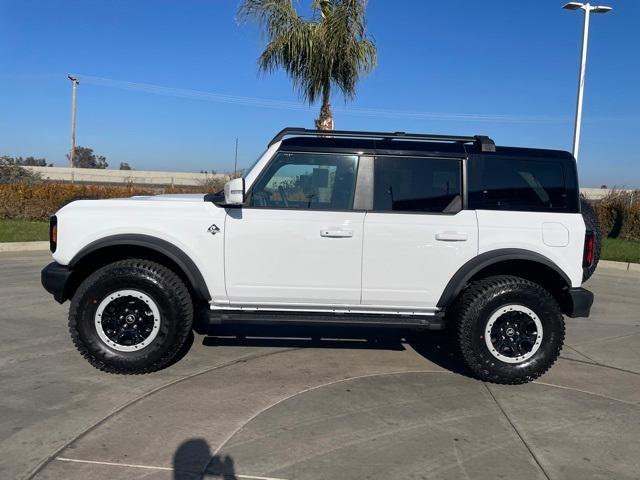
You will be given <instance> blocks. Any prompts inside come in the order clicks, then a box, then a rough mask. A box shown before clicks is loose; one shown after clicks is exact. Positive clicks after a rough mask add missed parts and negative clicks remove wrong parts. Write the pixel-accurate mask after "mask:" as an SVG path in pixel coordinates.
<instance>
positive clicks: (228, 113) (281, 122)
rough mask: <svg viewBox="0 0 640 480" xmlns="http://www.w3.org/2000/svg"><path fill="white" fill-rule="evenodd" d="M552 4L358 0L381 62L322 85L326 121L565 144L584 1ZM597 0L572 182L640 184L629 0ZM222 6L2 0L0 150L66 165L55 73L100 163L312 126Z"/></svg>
mask: <svg viewBox="0 0 640 480" xmlns="http://www.w3.org/2000/svg"><path fill="white" fill-rule="evenodd" d="M299 4H300V6H301V8H305V9H306V8H307V6H308V4H309V1H307V0H304V1H303V0H301V1H300V2H299ZM562 4H563V1H562V0H560V1H555V0H537V1H535V2H507V1H483V2H479V1H455V2H450V1H442V0H440V1H431V0H413V1H409V0H406V1H400V0H399V1H391V0H371V1H370V2H369V6H368V31H369V33H370V34H371V35H372V36H373V37H374V39H375V41H376V43H377V46H378V51H379V63H378V67H377V69H376V70H375V71H374V72H373V73H372V74H371V75H369V76H368V77H366V78H364V79H363V80H362V82H361V84H360V88H359V93H358V97H357V99H356V100H355V101H354V102H351V103H348V104H345V103H344V100H343V99H342V98H341V97H340V96H339V95H335V98H334V99H333V107H334V109H335V120H336V126H337V128H341V129H372V130H405V131H413V132H430V133H455V134H465V135H466V134H487V135H490V136H491V137H493V138H494V139H495V140H496V142H497V143H498V144H502V145H515V146H532V147H543V148H559V149H565V150H569V149H570V148H571V141H572V131H573V115H574V109H575V92H576V83H577V73H578V72H577V68H578V55H579V41H580V38H581V30H582V23H581V22H582V15H581V14H579V13H578V12H569V11H565V10H562V9H561V6H562ZM608 4H609V5H612V6H613V7H614V10H613V12H611V13H609V14H606V15H595V16H593V17H592V23H591V41H590V49H589V61H588V68H587V82H586V100H585V108H584V125H583V141H582V144H581V157H580V162H579V171H580V176H581V183H582V185H584V186H600V185H601V184H607V185H609V186H612V185H627V186H635V187H640V154H639V153H638V152H639V151H640V88H639V87H640V54H638V47H640V37H639V36H640V2H639V1H636V0H611V1H610V2H609V3H608ZM237 7H238V1H237V0H232V1H226V0H183V1H179V2H178V1H170V0H135V1H131V0H126V1H125V0H109V1H107V0H104V1H98V0H77V1H76V0H65V1H62V0H60V1H55V2H53V1H50V0H48V1H46V0H41V1H32V0H0V26H1V28H0V155H2V154H5V155H22V156H27V155H34V156H39V157H46V158H47V159H48V160H49V161H50V162H53V163H54V164H56V165H64V163H65V158H64V155H65V153H66V152H67V151H68V148H69V129H70V127H69V123H70V82H69V80H67V79H66V74H67V73H69V72H72V73H75V74H78V75H79V78H80V81H81V84H80V86H79V96H78V144H79V145H82V146H88V147H92V148H94V149H95V150H96V152H97V153H99V154H102V155H106V156H107V159H108V161H109V163H110V164H111V165H112V166H114V167H117V165H118V164H119V163H120V162H129V163H130V164H131V165H132V166H133V167H134V168H136V169H139V170H144V169H150V170H180V171H199V170H201V169H206V170H211V169H216V170H227V169H230V168H232V166H233V155H234V143H235V138H236V137H239V139H240V140H239V142H240V149H239V162H238V163H239V165H241V166H246V165H248V164H250V163H251V161H252V160H253V158H254V157H255V156H257V155H258V154H259V153H260V152H261V151H262V150H263V148H264V146H265V144H266V143H267V142H268V140H269V139H270V138H271V136H272V135H273V134H274V133H275V132H276V131H278V130H280V129H281V128H282V127H284V126H305V127H312V126H313V119H314V118H315V116H316V115H317V106H313V107H306V106H304V105H301V104H300V101H299V99H298V98H297V97H296V95H295V93H294V92H293V90H292V89H291V86H290V83H289V81H288V80H287V78H286V77H285V76H284V75H283V74H273V75H267V76H264V75H258V73H257V70H256V59H257V56H258V54H259V52H260V49H261V47H262V46H263V45H264V39H263V38H262V37H261V35H260V33H259V31H258V29H257V28H256V27H255V26H254V25H241V26H239V25H238V24H237V23H236V21H235V18H234V17H235V13H236V10H237ZM105 79H106V80H105ZM158 87H160V88H158ZM238 97H240V98H238Z"/></svg>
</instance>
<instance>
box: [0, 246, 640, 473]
mask: <svg viewBox="0 0 640 480" xmlns="http://www.w3.org/2000/svg"><path fill="white" fill-rule="evenodd" d="M48 261H49V256H48V255H47V254H44V253H35V252H34V253H12V254H9V253H4V254H0V335H2V341H1V342H0V367H1V369H0V372H1V373H0V379H1V382H0V478H7V479H9V478H28V477H29V476H35V478H38V479H52V478H56V479H59V478H64V479H85V478H92V479H101V478H104V479H107V478H108V479H120V478H122V479H125V478H126V479H129V478H153V479H156V478H158V479H170V478H180V479H191V478H203V477H204V478H227V479H229V478H238V479H243V478H244V479H261V478H262V479H337V478H339V479H363V478H376V479H377V478H385V479H386V478H393V479H400V478H438V479H444V478H451V479H454V478H456V479H457V478H473V479H479V478H486V479H495V478H517V479H519V480H526V479H534V478H540V479H549V478H551V479H560V478H575V479H586V478H603V479H604V478H607V479H609V478H616V479H637V478H640V457H639V455H638V451H639V450H638V448H639V442H638V438H640V408H639V406H640V376H639V374H640V275H639V274H637V273H633V272H623V271H617V270H607V269H604V268H601V269H600V270H599V271H598V273H597V274H596V276H595V278H594V279H592V280H591V281H590V282H589V283H590V288H591V289H592V290H593V291H594V292H595V293H596V295H597V297H596V298H597V299H596V302H597V303H596V304H595V306H594V309H593V316H592V317H591V318H590V319H568V331H567V346H566V347H565V349H564V350H563V353H562V358H561V359H560V360H559V361H558V363H557V364H556V365H555V366H554V367H553V369H552V370H551V371H550V372H549V373H548V374H547V375H545V376H544V377H542V378H541V379H540V381H538V382H534V383H531V384H528V385H522V386H496V385H487V384H483V383H482V382H478V381H476V380H474V379H472V378H469V377H467V376H466V375H465V374H464V370H463V369H462V368H461V367H460V365H459V364H458V363H457V361H456V359H455V357H453V356H452V355H451V354H450V352H449V349H448V347H447V346H446V342H444V341H443V338H442V337H441V336H431V337H429V338H430V340H422V339H416V338H414V339H409V341H404V340H403V339H402V338H401V337H400V336H399V335H396V334H395V333H393V332H390V333H386V334H382V333H380V332H373V331H370V332H366V336H365V337H364V338H354V339H352V340H348V339H347V338H345V337H354V336H355V334H350V332H341V337H340V338H339V339H337V340H325V339H322V340H318V339H317V338H315V337H316V336H317V334H318V332H317V331H314V330H309V329H305V330H301V331H293V330H291V329H288V330H285V331H283V330H274V329H269V330H266V331H260V332H258V331H255V330H252V331H250V332H235V331H234V332H217V333H219V334H222V333H233V334H237V333H253V334H258V333H260V334H263V335H272V336H276V335H289V336H293V335H295V336H299V337H311V338H312V339H308V338H306V339H305V338H302V339H300V338H251V337H246V338H245V337H243V336H242V335H240V336H237V335H235V336H233V337H226V336H215V337H214V336H209V337H201V336H200V337H196V339H195V342H194V344H193V347H192V348H191V351H190V352H189V353H188V354H187V356H186V357H185V358H184V359H182V360H181V361H180V362H179V363H177V364H176V365H174V366H172V367H171V368H168V369H166V370H164V371H162V372H158V373H155V374H151V375H144V376H133V377H122V376H113V375H108V374H104V373H101V372H98V371H97V370H94V369H93V368H92V367H91V366H89V364H87V363H86V362H85V361H84V360H82V359H81V357H80V356H79V355H78V354H76V352H75V350H74V349H73V347H72V345H71V341H70V340H69V338H68V335H67V332H66V312H67V308H68V304H67V305H62V306H60V305H58V304H56V303H55V302H54V301H53V300H52V299H51V298H50V297H49V296H48V295H47V294H45V293H44V292H43V290H42V289H41V287H40V285H39V269H40V268H41V267H42V266H43V265H44V264H45V263H46V262H48ZM348 333H349V335H347V334H348ZM332 335H334V336H336V337H337V336H338V334H337V333H335V334H332ZM361 337H362V335H361Z"/></svg>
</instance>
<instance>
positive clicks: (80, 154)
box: [67, 147, 109, 168]
mask: <svg viewBox="0 0 640 480" xmlns="http://www.w3.org/2000/svg"><path fill="white" fill-rule="evenodd" d="M68 158H69V155H68V154H67V159H68ZM73 166H74V167H76V168H107V167H108V166H109V164H108V163H107V157H104V156H102V155H96V154H95V153H93V149H92V148H87V147H76V151H75V155H74V156H73Z"/></svg>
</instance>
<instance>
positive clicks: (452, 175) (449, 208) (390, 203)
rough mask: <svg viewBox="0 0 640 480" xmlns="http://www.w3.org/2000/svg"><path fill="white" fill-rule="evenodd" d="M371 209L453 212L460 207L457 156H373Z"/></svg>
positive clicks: (460, 166) (458, 161) (459, 169)
mask: <svg viewBox="0 0 640 480" xmlns="http://www.w3.org/2000/svg"><path fill="white" fill-rule="evenodd" d="M374 168H375V174H374V176H375V178H374V185H373V209H374V210H377V211H389V210H391V211H408V212H441V213H456V212H458V211H460V210H461V209H462V195H461V171H462V162H461V161H460V160H447V159H431V158H417V157H377V158H376V159H375V163H374Z"/></svg>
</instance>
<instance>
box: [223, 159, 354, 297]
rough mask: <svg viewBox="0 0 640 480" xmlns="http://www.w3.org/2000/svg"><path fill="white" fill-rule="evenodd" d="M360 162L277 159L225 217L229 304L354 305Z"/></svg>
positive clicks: (349, 160)
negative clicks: (244, 201) (242, 202)
mask: <svg viewBox="0 0 640 480" xmlns="http://www.w3.org/2000/svg"><path fill="white" fill-rule="evenodd" d="M357 168H358V157H357V156H356V155H344V154H319V153H304V152H302V153H295V152H280V153H278V154H277V155H276V156H275V157H274V159H273V160H271V162H270V164H269V165H267V166H266V167H265V170H264V171H263V173H262V174H261V176H260V177H259V178H258V179H256V181H255V182H254V184H253V186H252V188H251V192H249V199H248V205H247V206H245V207H243V208H235V209H229V210H228V215H227V218H226V222H225V273H226V287H227V296H228V298H229V300H230V301H231V303H234V304H245V305H254V304H255V305H260V306H266V307H268V306H273V307H274V308H279V307H295V306H300V308H311V307H313V306H314V305H327V304H330V305H358V304H359V303H360V291H361V265H362V231H363V222H364V216H365V214H364V212H363V211H354V210H353V201H354V195H355V189H356V176H357Z"/></svg>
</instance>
